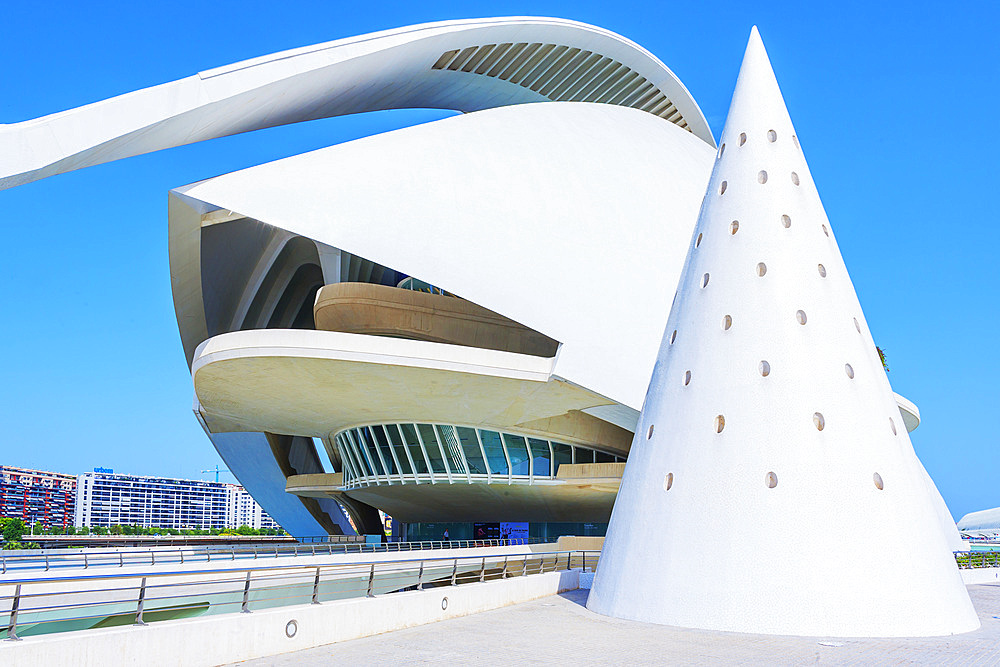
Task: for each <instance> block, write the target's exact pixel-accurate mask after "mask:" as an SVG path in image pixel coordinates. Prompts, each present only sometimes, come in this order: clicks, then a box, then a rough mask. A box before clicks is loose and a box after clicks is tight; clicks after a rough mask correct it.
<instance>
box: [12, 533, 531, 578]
mask: <svg viewBox="0 0 1000 667" xmlns="http://www.w3.org/2000/svg"><path fill="white" fill-rule="evenodd" d="M543 542H544V541H543V540H541V539H538V538H515V539H507V540H497V539H494V540H449V541H440V540H439V541H425V542H386V543H383V544H366V543H364V542H339V543H338V542H320V541H316V542H305V543H301V544H291V545H282V544H267V545H253V546H247V545H233V546H225V545H220V546H203V547H198V546H188V547H163V548H159V547H149V548H142V547H140V548H139V550H123V549H124V548H122V549H114V550H111V549H109V550H101V551H98V550H91V549H88V550H84V551H74V552H66V551H59V552H55V553H53V552H52V551H51V550H44V551H39V552H35V553H21V554H17V555H5V554H4V553H3V551H0V574H7V573H8V572H16V571H24V570H44V571H46V572H48V571H49V570H55V569H60V568H83V569H89V568H91V567H99V566H105V567H108V566H110V567H125V566H126V565H159V564H166V563H178V564H183V563H192V562H205V563H214V562H216V561H224V560H241V559H253V560H258V559H261V558H278V557H289V556H322V555H334V554H354V553H392V552H397V551H426V550H429V549H470V548H477V547H499V546H523V545H528V544H540V543H543Z"/></svg>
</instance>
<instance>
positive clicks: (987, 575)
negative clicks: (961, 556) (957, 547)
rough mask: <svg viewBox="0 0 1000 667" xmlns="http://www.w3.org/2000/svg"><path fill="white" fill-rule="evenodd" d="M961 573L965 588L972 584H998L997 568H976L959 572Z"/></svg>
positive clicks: (999, 582) (999, 570) (999, 574)
mask: <svg viewBox="0 0 1000 667" xmlns="http://www.w3.org/2000/svg"><path fill="white" fill-rule="evenodd" d="M959 572H961V573H962V581H963V582H965V585H966V586H971V585H974V584H1000V568H998V567H977V568H971V569H968V570H959Z"/></svg>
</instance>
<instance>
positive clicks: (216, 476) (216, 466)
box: [202, 463, 235, 483]
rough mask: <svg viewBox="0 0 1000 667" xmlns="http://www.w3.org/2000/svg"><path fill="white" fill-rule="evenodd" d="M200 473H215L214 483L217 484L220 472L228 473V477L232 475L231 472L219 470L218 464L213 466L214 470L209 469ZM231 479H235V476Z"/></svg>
mask: <svg viewBox="0 0 1000 667" xmlns="http://www.w3.org/2000/svg"><path fill="white" fill-rule="evenodd" d="M202 472H203V473H205V472H214V473H215V482H216V483H218V482H219V473H220V472H224V473H228V474H230V475H232V474H233V473H232V472H230V471H229V470H224V469H222V468H220V467H219V464H218V463H216V464H215V467H214V468H209V469H208V470H202ZM233 477H235V475H233Z"/></svg>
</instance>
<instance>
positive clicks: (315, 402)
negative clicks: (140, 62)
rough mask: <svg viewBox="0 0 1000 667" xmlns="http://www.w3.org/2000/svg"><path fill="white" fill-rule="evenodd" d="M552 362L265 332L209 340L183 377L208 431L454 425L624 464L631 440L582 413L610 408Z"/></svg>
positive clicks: (340, 336) (435, 346) (324, 334)
mask: <svg viewBox="0 0 1000 667" xmlns="http://www.w3.org/2000/svg"><path fill="white" fill-rule="evenodd" d="M553 361H554V360H553V359H547V358H543V357H533V356H529V355H524V354H515V353H511V352H499V351H495V350H484V349H480V348H470V347H463V346H458V345H446V344H443V343H429V342H424V341H414V340H404V339H396V338H381V337H375V336H363V335H357V334H346V333H339V332H332V331H311V330H295V329H261V330H255V331H238V332H233V333H228V334H223V335H220V336H215V337H213V338H210V339H208V340H207V341H205V342H204V343H203V344H202V345H200V346H199V348H198V350H197V352H196V353H195V359H194V363H193V365H192V369H191V372H192V376H193V378H194V389H195V394H196V395H197V399H198V403H199V410H200V413H201V416H202V418H203V419H204V422H205V424H206V426H207V427H208V428H209V430H211V431H212V432H213V433H218V432H225V431H233V430H235V431H266V432H271V433H294V434H297V435H306V436H314V437H321V438H329V437H331V436H332V435H333V434H335V433H337V432H339V431H342V430H343V429H346V428H348V427H351V426H355V425H358V424H368V423H389V422H398V421H409V422H430V423H458V424H469V425H475V426H485V427H494V428H497V429H504V428H511V427H514V428H517V429H518V430H519V431H522V432H525V433H528V434H538V435H540V436H546V437H558V438H559V439H560V440H562V441H565V442H567V443H579V444H591V445H592V444H599V445H601V446H602V447H603V448H604V449H605V450H607V451H608V452H611V453H614V454H618V455H622V456H625V455H626V454H627V452H628V448H629V446H630V445H631V442H632V433H631V432H629V431H627V430H625V429H622V428H619V427H617V426H614V425H612V424H609V423H608V422H605V421H603V420H601V419H598V418H596V417H593V416H591V415H588V414H585V413H584V412H583V410H585V409H587V408H592V407H595V406H601V405H611V404H613V403H614V401H612V400H610V399H608V398H606V397H604V396H601V395H599V394H596V393H594V392H593V391H590V390H588V389H585V388H583V387H580V386H577V385H574V384H571V383H569V382H566V381H565V380H563V379H561V378H559V377H556V376H555V375H553V373H552V368H553Z"/></svg>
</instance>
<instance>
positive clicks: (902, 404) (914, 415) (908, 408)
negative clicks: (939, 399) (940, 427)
mask: <svg viewBox="0 0 1000 667" xmlns="http://www.w3.org/2000/svg"><path fill="white" fill-rule="evenodd" d="M892 396H893V398H895V399H896V405H898V406H899V414H900V415H902V417H903V426H905V427H906V432H907V433H911V432H912V431H913V430H914V429H915V428H917V427H918V426H920V410H919V409H918V408H917V406H916V404H915V403H914V402H913V401H911V400H909V399H908V398H905V397H903V396H900V395H899V394H897V393H896V392H892Z"/></svg>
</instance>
